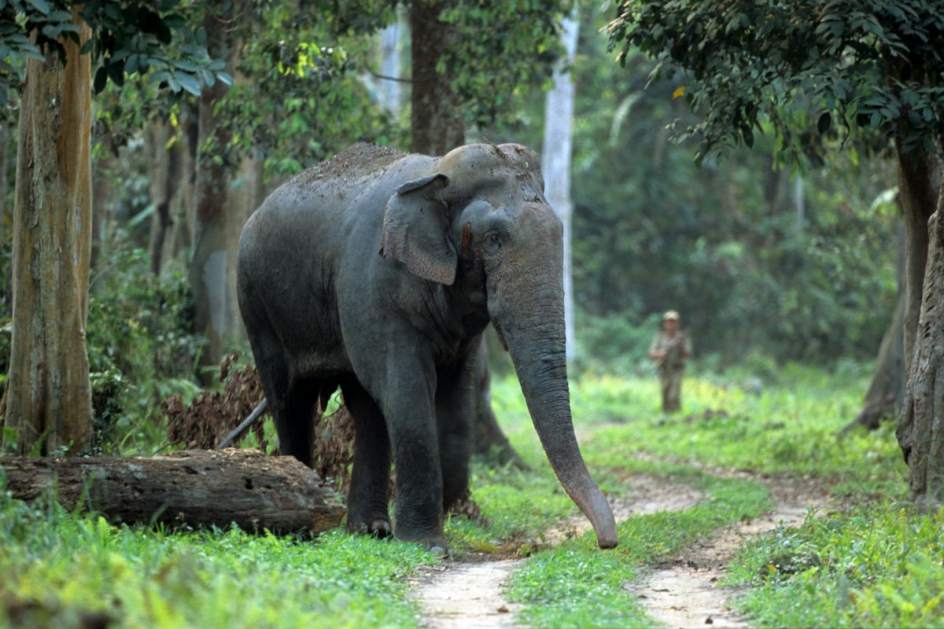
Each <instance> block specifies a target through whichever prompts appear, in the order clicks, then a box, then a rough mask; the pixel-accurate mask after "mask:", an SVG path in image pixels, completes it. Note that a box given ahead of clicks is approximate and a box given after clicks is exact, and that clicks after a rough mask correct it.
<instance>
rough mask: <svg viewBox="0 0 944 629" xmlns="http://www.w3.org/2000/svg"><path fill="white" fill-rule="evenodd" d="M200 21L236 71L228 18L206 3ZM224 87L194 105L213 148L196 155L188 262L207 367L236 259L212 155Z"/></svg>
mask: <svg viewBox="0 0 944 629" xmlns="http://www.w3.org/2000/svg"><path fill="white" fill-rule="evenodd" d="M227 6H230V5H229V4H228V5H227ZM236 14H238V9H237V8H236V7H232V8H231V13H230V15H229V17H232V15H236ZM204 25H205V27H206V32H207V49H208V50H209V52H210V56H212V57H214V58H223V59H228V60H229V63H228V71H229V72H231V73H232V72H234V70H233V68H234V67H235V65H236V50H237V48H238V42H236V41H235V40H234V35H233V34H232V33H233V30H232V29H231V28H230V26H229V23H228V19H227V18H225V17H223V16H220V15H218V14H216V13H215V12H214V10H213V9H211V8H208V9H207V17H206V20H205V23H204ZM226 90H227V87H226V85H224V84H223V83H221V82H219V81H217V82H216V83H214V84H213V86H212V87H209V88H206V89H204V90H203V92H202V93H201V95H200V99H199V106H198V108H199V109H198V110H199V113H198V118H199V122H198V125H199V138H200V144H201V145H203V144H204V143H206V142H210V143H211V145H212V146H213V147H214V150H215V151H216V152H217V154H216V155H212V156H211V155H206V154H202V153H201V154H200V155H198V158H197V181H196V189H195V192H194V196H195V205H196V220H195V226H194V232H193V238H194V242H193V258H192V259H191V263H190V286H191V289H192V290H193V298H194V303H195V307H196V308H195V310H196V312H195V326H196V330H197V331H198V332H201V333H203V334H205V335H206V338H207V344H206V346H205V347H204V350H203V353H202V355H201V362H202V364H203V365H204V366H206V367H210V368H212V367H215V366H216V365H218V364H219V363H220V360H221V359H222V357H223V350H224V346H225V342H226V339H227V336H228V334H229V323H230V317H229V313H228V310H229V303H230V301H231V298H230V296H229V294H228V293H229V282H228V281H227V267H228V266H229V265H230V264H233V263H235V260H233V259H232V258H233V255H232V252H231V251H229V250H228V247H227V244H228V238H227V234H228V231H227V224H226V223H227V211H228V209H229V198H228V194H227V193H228V189H229V172H228V169H227V167H226V164H225V161H223V160H220V159H212V158H214V157H216V158H220V157H222V152H223V151H224V149H225V147H226V146H227V145H228V144H229V140H230V133H229V131H228V130H227V129H226V127H225V126H224V125H221V124H219V121H218V120H217V119H216V115H215V112H214V109H215V107H216V105H217V104H218V103H219V101H220V100H221V99H222V98H223V96H224V94H225V93H226Z"/></svg>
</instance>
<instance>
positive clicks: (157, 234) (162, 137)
mask: <svg viewBox="0 0 944 629" xmlns="http://www.w3.org/2000/svg"><path fill="white" fill-rule="evenodd" d="M172 133H173V130H172V129H171V127H170V125H169V124H167V122H164V121H160V122H153V123H151V124H150V126H149V127H148V129H147V145H148V149H149V150H148V154H149V155H148V157H149V158H150V163H151V171H150V176H151V186H150V192H151V204H152V205H153V206H154V214H152V215H151V235H150V239H149V242H148V255H149V257H150V259H151V272H152V273H153V274H154V275H160V273H161V267H162V266H163V262H164V258H165V244H166V242H167V234H168V232H169V231H170V230H171V229H172V228H173V217H172V216H171V204H172V203H173V201H174V196H175V194H176V192H177V190H178V186H177V184H178V180H179V178H180V150H179V146H178V145H177V144H175V145H174V146H170V147H168V146H167V144H168V142H169V141H170V140H171V138H172V137H173V135H172Z"/></svg>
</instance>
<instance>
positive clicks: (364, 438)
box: [341, 377, 391, 537]
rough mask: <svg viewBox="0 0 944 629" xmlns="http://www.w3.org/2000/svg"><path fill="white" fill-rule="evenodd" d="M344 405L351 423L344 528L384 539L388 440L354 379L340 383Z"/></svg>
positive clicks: (367, 397) (369, 400) (375, 409)
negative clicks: (351, 447) (351, 458)
mask: <svg viewBox="0 0 944 629" xmlns="http://www.w3.org/2000/svg"><path fill="white" fill-rule="evenodd" d="M341 391H342V393H343V395H344V405H345V406H346V407H347V410H348V412H350V414H351V418H352V419H353V420H354V432H355V437H354V465H353V466H352V467H353V469H352V470H351V486H350V488H349V489H348V500H347V527H348V530H350V531H352V532H355V533H369V534H371V535H374V536H377V537H387V536H389V535H390V533H391V527H390V515H389V508H388V503H389V487H390V438H389V435H388V434H387V425H386V422H385V420H384V417H383V414H382V413H381V412H380V409H379V408H378V407H377V404H376V403H375V402H374V400H373V398H372V397H371V396H370V394H368V393H367V391H365V390H364V387H363V386H361V384H360V383H359V382H358V381H357V380H356V379H355V378H353V377H352V378H350V379H348V380H345V381H344V382H342V383H341Z"/></svg>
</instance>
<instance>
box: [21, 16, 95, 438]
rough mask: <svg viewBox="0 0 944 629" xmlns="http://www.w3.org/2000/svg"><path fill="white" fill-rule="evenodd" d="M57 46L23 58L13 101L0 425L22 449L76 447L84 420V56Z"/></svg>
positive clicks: (87, 396)
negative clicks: (9, 297)
mask: <svg viewBox="0 0 944 629" xmlns="http://www.w3.org/2000/svg"><path fill="white" fill-rule="evenodd" d="M89 37H90V31H89V28H88V26H87V25H85V24H84V23H83V24H81V25H80V40H81V41H82V42H84V41H86V40H87V39H88V38H89ZM62 44H63V47H64V49H65V64H63V62H62V60H60V58H59V56H58V54H57V53H56V52H55V51H49V52H48V54H46V57H45V59H44V60H42V61H38V60H30V61H28V62H27V66H26V83H25V85H24V87H23V92H22V101H21V105H20V121H19V141H18V144H17V168H16V202H15V204H14V220H13V291H12V292H13V339H12V348H11V356H10V375H9V381H8V384H7V393H6V417H5V424H6V427H7V428H8V429H12V430H11V431H9V432H7V433H6V434H7V435H12V438H13V439H15V440H16V446H17V448H16V449H17V450H18V451H20V452H24V453H25V452H30V451H36V450H38V451H39V452H41V453H44V454H45V453H49V452H53V451H56V450H60V449H63V448H69V449H71V450H73V451H77V450H81V449H82V448H83V447H84V446H85V445H86V443H87V441H88V438H89V433H90V426H91V415H92V403H91V387H90V384H89V366H88V356H87V353H86V345H85V320H86V313H87V306H88V286H89V263H90V256H91V237H92V214H91V211H92V204H91V186H92V181H91V161H90V154H89V135H90V131H91V122H92V110H91V94H92V88H91V60H90V58H89V55H81V54H79V49H80V46H79V45H78V44H75V43H73V42H71V41H69V40H64V41H63V42H62ZM5 438H8V439H9V438H10V437H5Z"/></svg>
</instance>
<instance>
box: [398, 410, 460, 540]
mask: <svg viewBox="0 0 944 629" xmlns="http://www.w3.org/2000/svg"><path fill="white" fill-rule="evenodd" d="M396 397H397V398H399V399H398V400H397V401H396V402H395V403H394V404H392V405H391V411H390V413H389V426H390V439H391V444H392V446H393V461H394V465H395V467H396V490H397V494H396V519H395V528H394V534H395V535H396V537H397V538H398V539H401V540H404V541H411V542H420V543H422V544H424V545H425V546H427V547H428V548H431V549H433V550H436V549H437V547H438V549H439V550H440V551H445V549H446V541H445V536H444V535H443V508H442V506H443V479H442V468H441V466H440V458H439V443H438V440H437V437H436V425H435V421H434V417H433V412H432V406H433V405H432V401H431V400H423V399H418V398H414V401H412V402H411V401H410V400H409V399H408V398H407V396H405V395H402V396H401V395H397V396H396Z"/></svg>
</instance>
